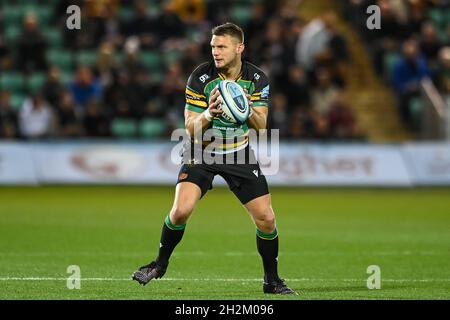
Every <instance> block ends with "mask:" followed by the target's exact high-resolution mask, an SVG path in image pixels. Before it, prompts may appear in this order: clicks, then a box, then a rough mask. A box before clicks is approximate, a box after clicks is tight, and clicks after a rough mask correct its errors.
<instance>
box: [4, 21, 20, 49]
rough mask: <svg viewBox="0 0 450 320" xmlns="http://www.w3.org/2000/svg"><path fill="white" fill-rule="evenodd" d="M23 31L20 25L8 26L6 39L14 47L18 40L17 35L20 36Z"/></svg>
mask: <svg viewBox="0 0 450 320" xmlns="http://www.w3.org/2000/svg"><path fill="white" fill-rule="evenodd" d="M20 32H21V29H20V27H18V26H11V25H10V26H8V28H5V40H6V44H7V45H9V46H11V47H14V46H15V44H16V41H17V37H18V36H19V34H20Z"/></svg>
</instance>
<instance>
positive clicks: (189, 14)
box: [171, 0, 206, 26]
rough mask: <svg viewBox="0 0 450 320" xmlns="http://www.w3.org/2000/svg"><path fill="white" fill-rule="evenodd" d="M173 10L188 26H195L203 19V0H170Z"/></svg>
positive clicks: (204, 7)
mask: <svg viewBox="0 0 450 320" xmlns="http://www.w3.org/2000/svg"><path fill="white" fill-rule="evenodd" d="M171 5H172V8H173V10H174V12H176V13H177V15H178V16H179V17H180V18H181V20H182V21H183V22H184V23H185V24H186V25H188V26H196V25H198V24H200V23H202V22H204V20H205V17H206V15H205V13H206V6H205V0H172V2H171Z"/></svg>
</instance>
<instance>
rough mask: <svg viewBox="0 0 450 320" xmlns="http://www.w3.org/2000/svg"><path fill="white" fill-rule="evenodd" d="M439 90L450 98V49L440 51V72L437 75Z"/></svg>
mask: <svg viewBox="0 0 450 320" xmlns="http://www.w3.org/2000/svg"><path fill="white" fill-rule="evenodd" d="M437 78H438V88H439V89H440V90H441V91H442V93H443V94H444V95H445V96H446V98H447V99H448V98H450V47H444V48H442V49H441V50H440V51H439V72H438V74H437Z"/></svg>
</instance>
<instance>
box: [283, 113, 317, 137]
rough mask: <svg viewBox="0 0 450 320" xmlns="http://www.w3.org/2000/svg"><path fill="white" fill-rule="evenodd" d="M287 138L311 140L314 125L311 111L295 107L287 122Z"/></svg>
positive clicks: (314, 129)
mask: <svg viewBox="0 0 450 320" xmlns="http://www.w3.org/2000/svg"><path fill="white" fill-rule="evenodd" d="M288 126H289V129H288V137H289V138H291V139H313V138H314V137H315V132H316V128H315V124H314V120H313V116H312V112H311V109H309V108H304V107H301V106H296V107H295V108H294V111H293V112H292V113H291V115H290V119H289V121H288Z"/></svg>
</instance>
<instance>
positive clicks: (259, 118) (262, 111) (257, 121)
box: [247, 107, 269, 130]
mask: <svg viewBox="0 0 450 320" xmlns="http://www.w3.org/2000/svg"><path fill="white" fill-rule="evenodd" d="M268 113H269V112H268V109H267V107H252V113H251V114H250V116H249V118H248V119H247V125H248V126H249V127H250V128H253V129H255V130H263V129H267V114H268Z"/></svg>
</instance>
